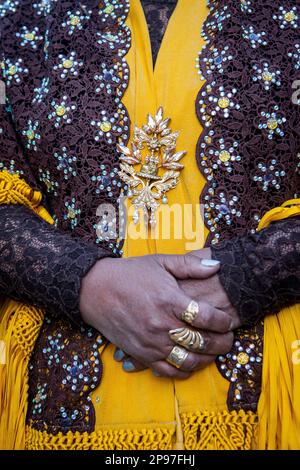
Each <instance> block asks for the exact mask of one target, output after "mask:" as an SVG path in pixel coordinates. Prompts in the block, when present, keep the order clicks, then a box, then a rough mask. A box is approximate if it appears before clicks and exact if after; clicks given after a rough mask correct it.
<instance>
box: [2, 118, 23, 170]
mask: <svg viewBox="0 0 300 470" xmlns="http://www.w3.org/2000/svg"><path fill="white" fill-rule="evenodd" d="M2 133H3V129H2V128H1V127H0V135H1V134H2ZM15 165H16V162H15V160H10V161H9V165H7V162H5V163H4V162H1V161H0V171H3V170H5V171H8V173H12V174H17V175H24V171H23V170H18V169H17V168H16V167H15Z"/></svg>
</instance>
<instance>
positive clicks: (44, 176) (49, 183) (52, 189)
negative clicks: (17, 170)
mask: <svg viewBox="0 0 300 470" xmlns="http://www.w3.org/2000/svg"><path fill="white" fill-rule="evenodd" d="M39 180H40V181H41V182H42V183H44V184H45V186H46V190H47V193H52V194H53V195H54V196H57V191H56V189H57V188H58V187H59V184H58V183H57V181H54V180H53V179H52V178H51V175H50V172H49V170H45V171H43V170H42V169H41V168H40V169H39Z"/></svg>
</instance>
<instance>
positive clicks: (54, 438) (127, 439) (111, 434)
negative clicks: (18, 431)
mask: <svg viewBox="0 0 300 470" xmlns="http://www.w3.org/2000/svg"><path fill="white" fill-rule="evenodd" d="M174 433H175V429H174V428H173V429H168V428H167V427H166V428H155V429H152V428H150V429H103V430H99V431H94V432H92V433H91V434H88V433H87V432H85V433H79V432H76V433H73V432H71V431H69V432H68V433H67V434H62V433H58V434H56V435H53V434H48V433H47V432H43V431H36V430H35V429H33V428H31V427H30V426H27V428H26V449H27V450H171V449H172V443H173V440H174Z"/></svg>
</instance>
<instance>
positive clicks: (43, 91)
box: [32, 77, 50, 104]
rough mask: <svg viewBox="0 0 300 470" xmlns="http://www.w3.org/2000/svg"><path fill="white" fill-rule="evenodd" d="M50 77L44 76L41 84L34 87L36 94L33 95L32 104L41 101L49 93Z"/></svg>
mask: <svg viewBox="0 0 300 470" xmlns="http://www.w3.org/2000/svg"><path fill="white" fill-rule="evenodd" d="M49 82H50V79H49V77H46V78H43V79H42V82H41V85H40V86H39V87H37V88H35V89H34V93H35V96H34V97H33V100H32V104H35V103H41V102H42V101H43V99H44V98H45V96H46V95H47V93H49Z"/></svg>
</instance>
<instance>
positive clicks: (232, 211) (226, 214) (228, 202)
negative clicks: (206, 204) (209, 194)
mask: <svg viewBox="0 0 300 470" xmlns="http://www.w3.org/2000/svg"><path fill="white" fill-rule="evenodd" d="M218 199H219V201H215V202H212V203H211V204H210V207H211V208H214V209H215V210H216V212H217V216H216V218H215V222H219V221H220V220H221V219H225V221H226V224H227V225H231V223H232V218H233V217H234V218H235V217H238V218H239V217H241V213H240V211H239V210H237V208H236V206H237V203H238V201H239V198H238V196H236V195H233V196H230V197H226V196H225V193H224V192H220V193H219V196H218ZM232 216H233V217H232Z"/></svg>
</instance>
